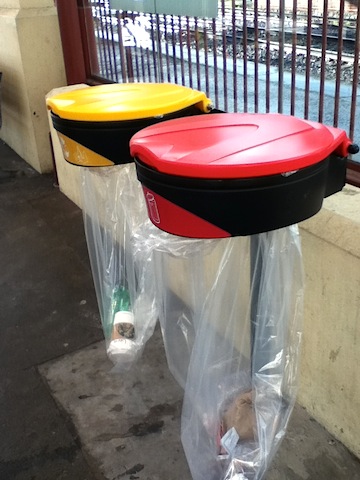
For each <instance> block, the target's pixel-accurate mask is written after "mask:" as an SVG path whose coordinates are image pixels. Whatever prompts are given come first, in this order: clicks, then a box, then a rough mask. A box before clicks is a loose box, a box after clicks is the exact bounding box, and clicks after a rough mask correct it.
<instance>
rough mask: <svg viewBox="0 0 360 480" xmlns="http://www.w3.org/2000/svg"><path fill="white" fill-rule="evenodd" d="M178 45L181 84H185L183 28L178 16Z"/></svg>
mask: <svg viewBox="0 0 360 480" xmlns="http://www.w3.org/2000/svg"><path fill="white" fill-rule="evenodd" d="M179 47H180V67H181V84H182V85H185V62H184V48H183V29H182V21H181V17H180V16H179Z"/></svg>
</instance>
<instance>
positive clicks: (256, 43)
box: [254, 0, 259, 113]
mask: <svg viewBox="0 0 360 480" xmlns="http://www.w3.org/2000/svg"><path fill="white" fill-rule="evenodd" d="M258 12H259V1H258V0H254V56H255V60H254V61H255V69H254V110H255V113H258V111H259V13H258Z"/></svg>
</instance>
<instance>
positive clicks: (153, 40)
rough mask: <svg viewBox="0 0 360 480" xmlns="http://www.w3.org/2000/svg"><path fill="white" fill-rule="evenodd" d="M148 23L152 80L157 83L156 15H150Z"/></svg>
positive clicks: (157, 35)
mask: <svg viewBox="0 0 360 480" xmlns="http://www.w3.org/2000/svg"><path fill="white" fill-rule="evenodd" d="M150 22H151V30H150V32H151V33H150V37H151V46H152V63H153V65H154V80H155V81H156V82H158V81H159V73H158V61H157V54H156V52H157V49H158V44H159V43H160V42H159V41H158V38H159V32H158V31H157V30H156V15H155V14H153V13H152V14H151V15H150Z"/></svg>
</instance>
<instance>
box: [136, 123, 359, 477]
mask: <svg viewBox="0 0 360 480" xmlns="http://www.w3.org/2000/svg"><path fill="white" fill-rule="evenodd" d="M354 150H356V148H355V147H354V146H352V144H351V142H350V140H349V139H348V138H347V136H346V134H345V132H344V131H342V130H340V129H336V128H332V127H326V126H324V125H321V124H319V123H314V122H309V121H305V120H300V119H297V118H295V117H290V116H285V115H278V114H222V115H212V116H206V117H204V116H203V117H200V118H198V119H196V121H194V119H191V118H190V119H186V120H184V119H178V120H171V121H169V122H166V123H164V124H162V125H156V126H152V127H149V128H146V129H144V130H142V131H141V132H139V133H137V134H136V135H135V136H134V137H133V138H132V140H131V142H130V151H131V154H132V155H133V156H134V157H135V162H136V168H137V175H138V178H139V180H140V181H141V183H142V185H143V191H144V198H145V199H146V203H147V208H148V215H149V218H150V219H151V221H152V223H153V225H154V226H156V227H158V228H159V229H161V230H163V231H166V232H170V233H171V234H173V235H169V237H168V238H169V240H168V247H169V248H168V249H166V245H164V244H162V245H160V243H159V248H158V255H157V256H156V257H155V271H156V275H157V276H156V284H157V285H161V286H162V288H164V289H165V290H167V293H165V294H163V296H164V297H165V298H174V299H176V304H175V303H174V304H173V306H172V305H171V301H169V302H168V304H167V311H168V312H171V311H175V310H176V309H177V313H176V315H177V318H178V319H181V318H182V316H185V317H186V316H189V312H191V317H192V318H191V322H186V323H187V324H191V326H192V329H189V328H184V324H185V322H180V321H178V324H179V328H178V329H177V331H176V329H174V327H173V326H172V327H169V328H168V329H165V334H167V335H168V336H169V338H165V344H168V345H171V344H176V338H181V339H182V340H181V342H180V344H181V343H183V344H185V346H188V352H189V353H188V354H186V349H185V348H183V355H182V357H181V355H179V354H178V352H177V351H176V349H171V348H168V349H167V355H168V363H169V366H170V368H171V369H172V371H173V373H174V372H175V373H174V374H175V377H176V375H178V373H179V372H182V378H181V382H180V383H182V384H185V399H184V405H183V413H182V427H181V431H182V433H181V435H182V442H183V446H184V450H185V453H186V456H187V460H188V463H189V466H190V470H191V473H192V477H193V479H194V480H204V479H206V480H240V479H241V480H246V479H248V480H250V479H251V480H259V479H262V478H263V477H264V475H265V474H266V471H267V469H268V467H269V465H270V463H271V460H272V458H273V456H274V455H275V453H276V451H277V448H278V446H279V443H280V441H281V439H282V438H283V437H284V435H285V431H286V426H287V423H288V420H289V417H290V414H291V412H292V409H293V405H294V403H295V399H296V391H297V369H298V355H299V350H300V341H301V330H302V326H301V324H302V303H303V272H302V260H301V245H300V239H299V233H298V228H297V225H296V223H297V222H299V221H301V220H305V219H306V218H309V217H310V216H312V215H314V214H316V213H317V212H318V211H319V210H320V208H321V206H322V202H323V199H324V197H326V196H328V195H331V194H333V193H335V192H337V191H339V190H341V189H342V187H343V185H344V183H345V172H346V157H347V155H348V153H349V152H350V151H351V152H353V151H354ZM184 237H189V238H184ZM154 238H155V235H154ZM199 239H203V240H199ZM177 245H182V246H184V250H183V257H182V258H183V259H184V260H183V262H182V267H183V268H182V269H181V268H180V266H179V265H176V266H175V262H176V261H177V259H176V254H178V252H179V251H181V250H179V248H177V247H176V246H177ZM173 246H175V247H174V248H173ZM184 252H185V253H184ZM191 254H192V256H193V260H192V261H189V258H190V257H191ZM176 271H181V277H180V278H176V276H175V272H176ZM194 278H195V279H196V281H192V279H194ZM184 292H185V293H186V294H185V295H184ZM179 299H180V300H181V301H182V302H183V305H182V307H181V302H179ZM179 305H180V307H179ZM191 331H192V336H189V333H191ZM188 338H191V341H188ZM185 358H186V359H187V365H188V366H187V367H186V368H184V363H185ZM176 378H177V377H176Z"/></svg>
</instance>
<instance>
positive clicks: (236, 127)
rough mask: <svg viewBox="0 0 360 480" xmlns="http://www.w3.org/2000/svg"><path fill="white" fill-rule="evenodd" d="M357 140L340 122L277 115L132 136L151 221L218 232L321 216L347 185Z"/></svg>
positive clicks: (189, 123)
mask: <svg viewBox="0 0 360 480" xmlns="http://www.w3.org/2000/svg"><path fill="white" fill-rule="evenodd" d="M353 150H354V146H353V145H352V143H351V141H350V140H349V139H348V138H347V136H346V133H345V132H344V131H343V130H340V129H338V128H332V127H326V126H324V125H322V124H320V123H315V122H310V121H306V120H300V119H298V118H296V117H291V116H286V115H280V114H236V113H234V114H214V115H211V116H209V117H206V116H203V117H201V118H186V119H178V120H174V121H169V122H166V123H162V124H159V125H156V126H154V127H151V128H146V129H144V130H141V131H140V132H139V133H137V134H136V135H135V136H134V137H133V138H132V140H131V153H132V155H133V156H134V157H135V162H136V167H137V175H138V179H139V180H140V182H141V183H142V185H143V189H144V193H145V198H146V201H147V206H148V213H149V217H150V219H151V220H152V222H153V223H154V224H155V225H156V226H157V227H159V228H160V229H162V230H165V231H167V232H170V233H173V234H176V235H182V236H187V237H196V238H220V237H230V236H237V235H251V234H254V233H260V232H266V231H270V230H274V229H277V228H280V227H284V226H286V225H291V224H294V223H297V222H299V221H302V220H305V219H306V218H309V217H311V216H312V215H314V214H316V213H317V212H318V211H319V210H320V208H321V206H322V202H323V199H324V197H327V196H329V195H332V194H333V193H335V192H338V191H340V190H341V189H342V187H343V186H344V184H345V175H346V157H347V156H348V154H349V151H351V152H353Z"/></svg>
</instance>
